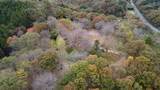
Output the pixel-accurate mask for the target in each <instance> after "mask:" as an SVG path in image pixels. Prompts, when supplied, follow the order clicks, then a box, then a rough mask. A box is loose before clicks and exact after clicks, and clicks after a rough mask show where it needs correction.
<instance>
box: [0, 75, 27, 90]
mask: <svg viewBox="0 0 160 90" xmlns="http://www.w3.org/2000/svg"><path fill="white" fill-rule="evenodd" d="M26 87H27V82H26V81H25V80H23V79H20V78H19V77H18V76H17V75H16V74H15V73H10V74H9V75H4V76H1V77H0V90H20V89H24V88H26Z"/></svg>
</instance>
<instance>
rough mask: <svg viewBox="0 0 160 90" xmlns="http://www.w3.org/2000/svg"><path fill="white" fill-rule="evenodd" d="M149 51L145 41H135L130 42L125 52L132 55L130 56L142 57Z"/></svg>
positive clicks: (126, 45)
mask: <svg viewBox="0 0 160 90" xmlns="http://www.w3.org/2000/svg"><path fill="white" fill-rule="evenodd" d="M146 49H147V45H146V44H145V42H144V41H143V40H134V41H129V42H127V43H126V44H125V51H126V52H127V53H128V54H129V55H130V56H134V57H137V56H140V55H141V54H142V53H143V52H145V51H146Z"/></svg>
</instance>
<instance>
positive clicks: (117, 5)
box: [105, 0, 127, 16]
mask: <svg viewBox="0 0 160 90" xmlns="http://www.w3.org/2000/svg"><path fill="white" fill-rule="evenodd" d="M105 2H106V8H105V14H107V15H109V14H112V15H115V16H124V15H125V13H126V10H127V9H126V7H127V3H126V1H124V0H118V1H117V0H115V1H111V0H105Z"/></svg>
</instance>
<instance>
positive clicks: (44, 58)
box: [37, 49, 58, 70]
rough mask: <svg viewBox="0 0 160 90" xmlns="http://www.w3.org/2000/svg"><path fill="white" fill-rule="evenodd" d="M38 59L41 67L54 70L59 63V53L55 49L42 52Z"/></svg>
mask: <svg viewBox="0 0 160 90" xmlns="http://www.w3.org/2000/svg"><path fill="white" fill-rule="evenodd" d="M37 60H38V64H39V65H40V67H41V68H42V69H46V70H54V69H55V68H56V67H57V65H58V61H57V53H56V50H54V49H51V50H47V51H46V52H44V53H42V54H41V55H40V56H39V57H38V58H37Z"/></svg>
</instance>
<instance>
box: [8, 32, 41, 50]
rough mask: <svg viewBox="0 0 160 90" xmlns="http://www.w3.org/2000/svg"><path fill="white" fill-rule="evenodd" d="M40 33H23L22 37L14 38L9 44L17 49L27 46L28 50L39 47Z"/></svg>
mask: <svg viewBox="0 0 160 90" xmlns="http://www.w3.org/2000/svg"><path fill="white" fill-rule="evenodd" d="M39 38H40V35H39V34H38V33H35V32H27V33H26V34H24V35H22V36H21V37H20V38H17V39H16V40H13V41H12V42H11V43H10V44H9V46H11V47H12V48H13V50H15V51H19V50H21V49H24V48H27V49H28V50H32V49H35V48H37V46H38V43H39Z"/></svg>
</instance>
